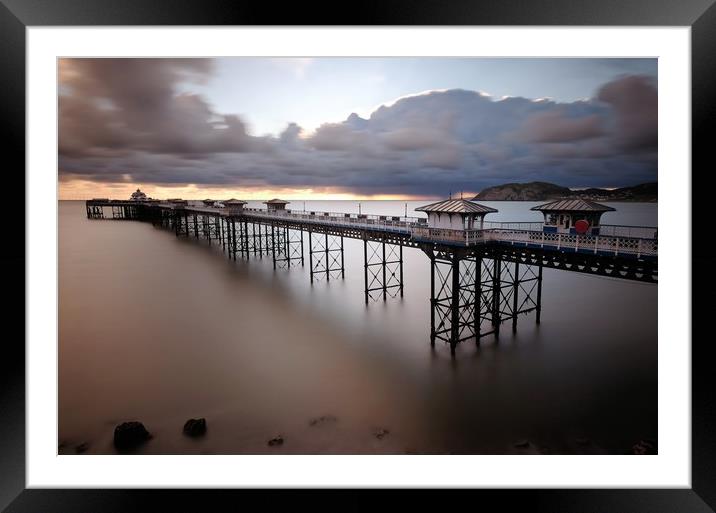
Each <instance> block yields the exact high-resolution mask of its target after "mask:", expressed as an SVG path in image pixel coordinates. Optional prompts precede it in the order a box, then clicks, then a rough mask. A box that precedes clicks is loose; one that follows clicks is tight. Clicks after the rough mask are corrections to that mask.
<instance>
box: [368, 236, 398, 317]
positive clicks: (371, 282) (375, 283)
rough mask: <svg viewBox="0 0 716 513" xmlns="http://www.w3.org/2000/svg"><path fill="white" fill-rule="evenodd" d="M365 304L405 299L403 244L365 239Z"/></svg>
mask: <svg viewBox="0 0 716 513" xmlns="http://www.w3.org/2000/svg"><path fill="white" fill-rule="evenodd" d="M363 279H364V293H365V294H364V295H365V302H366V304H368V303H369V302H370V300H373V301H376V300H377V299H378V298H380V297H382V298H383V301H385V300H387V298H388V296H390V297H397V296H398V294H400V297H403V244H402V241H401V242H400V243H398V244H393V243H390V242H386V240H385V239H380V240H370V239H368V238H367V237H364V238H363Z"/></svg>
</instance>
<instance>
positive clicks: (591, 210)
mask: <svg viewBox="0 0 716 513" xmlns="http://www.w3.org/2000/svg"><path fill="white" fill-rule="evenodd" d="M530 210H537V211H539V212H542V213H543V214H544V226H543V228H542V230H543V231H544V232H545V233H567V234H578V235H599V222H600V219H601V217H602V214H604V212H612V211H614V210H616V209H614V208H612V207H608V206H606V205H602V204H601V203H597V202H595V201H590V200H584V199H566V200H557V201H551V202H549V203H545V204H544V205H537V206H536V207H532V208H531V209H530Z"/></svg>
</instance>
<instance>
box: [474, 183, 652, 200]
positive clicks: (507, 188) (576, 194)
mask: <svg viewBox="0 0 716 513" xmlns="http://www.w3.org/2000/svg"><path fill="white" fill-rule="evenodd" d="M564 198H581V199H589V200H594V201H600V200H601V201H644V202H655V201H657V198H658V184H657V183H656V182H652V183H643V184H639V185H635V186H633V187H621V188H619V189H611V190H610V189H599V188H596V187H592V188H589V189H583V190H578V191H573V190H571V189H568V188H567V187H561V186H559V185H556V184H553V183H548V182H529V183H506V184H503V185H496V186H494V187H488V188H487V189H484V190H482V191H480V193H479V194H477V196H475V198H474V199H475V200H482V201H547V200H552V199H564Z"/></svg>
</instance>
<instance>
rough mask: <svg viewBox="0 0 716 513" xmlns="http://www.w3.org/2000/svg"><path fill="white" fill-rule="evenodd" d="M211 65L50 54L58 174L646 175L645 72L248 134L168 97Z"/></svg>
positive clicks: (422, 101) (146, 180)
mask: <svg viewBox="0 0 716 513" xmlns="http://www.w3.org/2000/svg"><path fill="white" fill-rule="evenodd" d="M212 73H213V62H212V61H211V60H210V59H70V60H62V61H61V63H60V98H59V173H60V179H61V180H63V181H67V180H73V179H82V180H89V181H94V182H101V183H127V182H132V183H138V184H157V185H162V186H167V185H186V184H196V185H198V186H218V187H223V188H232V187H233V188H236V189H237V190H241V189H244V188H295V189H325V188H328V189H331V190H340V191H345V192H348V193H354V194H368V195H370V194H410V195H425V196H435V195H438V196H441V195H446V194H447V192H448V191H450V190H452V191H457V190H471V191H478V190H480V189H482V188H484V187H487V186H490V185H495V184H497V183H504V182H519V181H531V180H541V181H551V182H556V183H559V184H561V185H566V186H620V185H633V184H636V183H640V182H647V181H655V180H656V178H657V160H656V157H657V89H656V84H655V83H654V82H653V81H652V79H651V78H649V77H645V76H635V75H629V76H623V77H620V78H618V79H616V80H614V81H612V82H609V83H607V84H604V85H603V86H602V87H601V88H599V90H597V91H595V92H594V95H593V97H592V98H590V99H586V100H583V101H577V102H571V103H558V102H554V101H551V100H545V99H540V100H534V99H529V98H515V97H508V98H502V99H495V98H492V97H490V96H488V95H485V94H484V93H480V92H477V91H468V90H461V89H451V90H440V91H433V92H427V93H423V94H419V95H412V96H407V97H404V98H401V99H399V100H398V101H396V102H393V103H391V104H388V105H384V106H382V107H380V108H378V109H377V110H375V111H374V112H373V113H372V114H371V115H370V117H369V118H367V119H365V118H361V117H360V116H358V115H357V114H351V115H350V116H348V117H347V118H346V119H345V120H344V121H343V122H340V123H326V124H323V125H321V126H320V127H319V128H318V129H317V130H316V131H315V132H313V133H311V134H306V133H305V132H304V131H303V130H302V129H301V127H300V126H298V125H297V124H295V123H290V122H289V123H287V126H286V129H285V130H284V131H283V132H282V133H281V134H279V135H278V136H276V137H268V136H266V137H256V136H254V135H252V134H251V133H250V132H249V130H248V129H247V126H246V124H245V123H244V121H243V120H242V119H241V118H240V117H239V116H237V115H233V114H222V113H218V112H216V111H215V110H214V109H213V108H212V106H211V105H210V104H209V103H208V102H207V100H206V99H205V98H203V97H202V96H200V95H197V94H192V93H186V92H181V91H182V90H183V89H185V88H182V87H181V86H182V85H186V84H192V83H195V84H203V83H206V81H207V80H209V79H210V78H211V76H212ZM297 101H300V99H297ZM287 121H290V120H287Z"/></svg>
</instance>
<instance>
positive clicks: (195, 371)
mask: <svg viewBox="0 0 716 513" xmlns="http://www.w3.org/2000/svg"><path fill="white" fill-rule="evenodd" d="M425 203H429V202H426V201H410V202H407V203H406V202H404V201H361V202H360V203H359V202H357V201H305V202H303V201H294V202H292V203H291V204H290V205H289V208H292V209H293V210H294V211H295V210H304V209H305V210H307V211H321V212H323V211H330V212H350V213H357V212H359V211H360V212H362V213H364V214H385V215H405V213H406V212H407V214H408V215H423V214H421V213H416V212H414V209H415V208H416V207H418V206H421V205H423V204H425ZM484 203H485V204H487V205H489V206H492V207H494V208H497V209H498V210H499V211H498V212H497V213H495V214H490V215H489V216H488V217H487V220H492V221H540V220H541V214H539V213H538V212H534V211H531V210H530V207H532V206H534V205H535V204H536V203H533V202H484ZM607 204H608V205H610V206H612V207H614V208H615V209H616V211H614V212H608V213H606V214H605V215H604V216H603V218H602V223H603V224H621V225H635V226H657V204H656V203H607ZM248 206H250V207H260V206H263V205H261V204H260V203H258V202H250V203H249V205H248ZM58 208H59V253H58V258H59V278H58V280H59V283H58V287H59V336H58V356H59V369H58V370H59V396H58V411H59V425H58V453H60V454H79V453H82V454H114V453H115V449H114V447H113V444H112V440H113V432H114V428H115V426H116V425H117V424H119V423H121V422H125V421H133V420H136V421H140V422H142V423H143V424H144V425H145V427H146V428H147V430H148V431H149V432H150V433H151V434H152V438H151V440H149V441H148V442H147V443H145V444H143V445H141V446H140V447H138V448H137V449H136V450H135V451H134V452H136V453H139V454H274V453H276V454H630V453H631V452H632V447H633V446H634V445H635V444H637V443H638V442H639V441H640V440H653V441H655V442H656V441H657V378H658V376H657V288H658V287H657V285H655V284H647V283H640V282H630V281H624V280H619V279H615V278H610V277H600V276H591V275H586V274H580V273H576V272H569V271H563V270H554V269H544V276H543V287H542V318H541V323H540V324H539V325H537V324H536V323H535V319H534V314H529V315H526V316H521V317H520V318H519V323H518V330H517V333H516V334H512V332H511V329H510V326H507V325H506V326H505V327H504V329H503V330H502V333H501V335H500V338H499V340H495V339H494V338H493V337H491V336H487V337H484V338H483V339H482V341H481V345H480V346H479V347H477V346H476V345H475V344H474V343H472V342H464V343H462V344H460V345H459V346H458V347H457V352H456V355H455V357H454V358H453V357H451V355H450V349H449V346H447V345H445V344H443V343H441V342H438V343H437V345H436V347H435V348H431V347H430V302H429V298H430V264H429V260H428V258H427V257H426V255H425V254H423V253H422V252H421V251H420V250H419V249H413V248H405V249H404V262H405V263H404V297H402V298H400V297H398V298H389V299H388V300H387V301H383V300H382V299H380V300H379V301H371V302H370V304H368V305H366V304H365V299H364V292H363V287H364V285H363V279H364V275H363V247H362V242H361V241H359V240H352V239H345V240H344V250H345V278H344V279H335V278H332V279H331V280H330V281H327V280H325V279H323V280H316V281H314V283H313V284H311V282H310V278H309V269H308V252H307V249H306V264H305V266H304V267H300V266H298V267H292V268H290V269H278V270H274V269H273V265H272V261H271V258H270V257H266V256H264V257H263V258H257V257H253V256H252V257H251V259H250V260H249V261H245V260H240V259H237V260H236V261H233V260H228V259H227V258H226V255H225V254H223V253H222V250H221V247H220V246H219V245H217V244H212V245H211V246H209V245H208V244H207V242H206V241H196V240H193V239H184V238H177V237H176V236H175V235H174V234H173V233H172V232H170V231H167V230H163V229H160V228H158V227H153V226H152V225H151V224H149V223H142V222H135V221H113V220H88V219H87V218H86V211H85V205H84V202H83V201H60V202H59V207H58ZM304 240H305V241H306V244H307V240H308V238H307V237H304ZM200 417H203V418H205V419H206V422H207V432H206V435H205V436H202V437H198V438H190V437H187V436H185V435H184V434H183V433H182V427H183V425H184V423H185V421H186V420H187V419H189V418H200ZM276 438H280V439H281V440H282V443H279V444H277V443H274V444H271V445H269V443H268V441H269V440H271V439H276Z"/></svg>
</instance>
